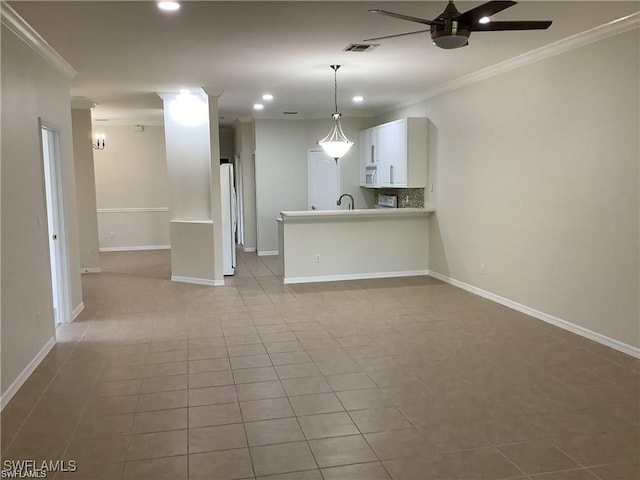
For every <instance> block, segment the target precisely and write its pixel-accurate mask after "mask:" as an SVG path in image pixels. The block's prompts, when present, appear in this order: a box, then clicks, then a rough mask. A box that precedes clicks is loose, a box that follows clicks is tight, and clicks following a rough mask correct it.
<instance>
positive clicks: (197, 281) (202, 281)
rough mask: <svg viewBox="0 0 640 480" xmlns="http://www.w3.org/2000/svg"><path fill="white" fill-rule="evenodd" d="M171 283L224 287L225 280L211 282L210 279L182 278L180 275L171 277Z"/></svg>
mask: <svg viewBox="0 0 640 480" xmlns="http://www.w3.org/2000/svg"><path fill="white" fill-rule="evenodd" d="M171 281H172V282H181V283H193V284H195V285H208V286H210V287H222V286H224V280H211V279H209V278H194V277H180V276H178V275H171Z"/></svg>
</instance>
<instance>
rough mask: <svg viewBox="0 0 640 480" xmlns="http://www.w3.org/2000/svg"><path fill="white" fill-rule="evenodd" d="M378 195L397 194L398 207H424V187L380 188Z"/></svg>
mask: <svg viewBox="0 0 640 480" xmlns="http://www.w3.org/2000/svg"><path fill="white" fill-rule="evenodd" d="M377 195H395V196H397V197H398V208H424V188H380V189H379V190H378V191H377ZM376 200H377V199H376Z"/></svg>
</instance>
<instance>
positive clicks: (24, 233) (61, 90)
mask: <svg viewBox="0 0 640 480" xmlns="http://www.w3.org/2000/svg"><path fill="white" fill-rule="evenodd" d="M3 8H4V7H3ZM1 30H2V31H1V34H2V55H1V57H2V65H1V71H2V142H1V144H2V151H1V155H2V167H1V168H2V171H1V177H2V185H1V189H2V199H1V203H2V239H1V245H2V252H1V256H2V280H1V285H2V317H1V323H0V329H1V335H0V337H1V339H2V340H1V342H2V358H1V363H2V375H1V376H2V382H1V391H2V395H3V396H4V395H5V394H7V393H8V391H10V390H12V389H13V388H14V387H15V383H14V382H16V381H19V378H20V376H21V374H22V373H23V372H24V371H25V369H27V368H29V366H30V364H31V365H32V362H33V361H34V359H37V356H38V354H39V352H41V351H42V349H43V348H44V347H45V346H46V345H47V344H48V342H50V341H51V340H52V339H53V337H54V324H53V308H52V293H51V277H50V269H49V246H48V233H47V221H46V218H47V214H46V204H45V194H44V179H43V163H42V155H41V147H40V130H39V128H38V117H40V118H42V120H43V121H44V122H46V123H47V124H49V125H52V126H55V127H56V128H58V129H59V131H60V147H61V160H62V176H63V178H62V184H63V202H64V216H65V227H66V228H65V231H64V232H62V240H63V241H65V244H66V247H67V255H68V262H67V263H68V265H67V269H68V275H69V285H68V287H69V291H70V296H71V306H70V307H71V309H72V310H75V311H79V310H80V309H81V308H82V289H81V285H80V255H79V246H78V226H77V220H76V219H77V212H76V191H75V179H74V164H73V139H72V130H71V104H70V99H69V80H68V79H67V78H66V77H64V76H63V75H62V74H60V73H58V71H57V70H54V68H53V67H52V66H51V65H50V64H49V63H47V62H46V61H45V60H44V59H43V58H42V57H41V56H40V55H39V54H38V53H36V52H35V51H33V50H32V49H31V48H30V47H28V46H27V45H26V44H25V43H23V42H22V41H21V40H19V39H18V38H17V37H15V36H14V35H13V33H11V31H10V30H9V29H8V28H5V27H4V25H3V28H2V29H1ZM12 386H13V387H12ZM3 403H4V402H3Z"/></svg>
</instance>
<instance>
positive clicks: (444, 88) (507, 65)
mask: <svg viewBox="0 0 640 480" xmlns="http://www.w3.org/2000/svg"><path fill="white" fill-rule="evenodd" d="M638 27H640V12H635V13H632V14H630V15H627V16H625V17H622V18H618V19H616V20H612V21H611V22H608V23H605V24H603V25H599V26H597V27H594V28H592V29H590V30H586V31H584V32H581V33H578V34H575V35H572V36H570V37H567V38H563V39H562V40H558V41H557V42H553V43H550V44H549V45H545V46H544V47H540V48H537V49H535V50H531V51H530V52H527V53H524V54H522V55H518V56H517V57H513V58H510V59H509V60H505V61H504V62H500V63H496V64H495V65H492V66H490V67H487V68H483V69H482V70H478V71H477V72H473V73H471V74H469V75H465V76H463V77H460V78H457V79H455V80H452V81H450V82H446V83H443V84H442V85H439V86H437V87H435V88H433V89H431V90H429V91H428V92H427V93H426V94H425V95H423V96H421V97H420V98H419V99H418V100H416V99H413V100H411V101H409V102H404V103H402V104H400V105H398V106H395V107H393V108H392V109H389V110H386V111H385V112H383V113H389V112H392V111H395V110H397V109H398V108H404V107H408V106H411V105H415V104H416V103H420V102H424V101H425V100H429V99H431V98H433V97H437V96H439V95H442V94H444V93H448V92H451V91H453V90H457V89H459V88H462V87H466V86H468V85H472V84H474V83H476V82H480V81H482V80H486V79H488V78H491V77H495V76H497V75H500V74H503V73H506V72H509V71H511V70H515V69H517V68H520V67H524V66H526V65H530V64H532V63H536V62H539V61H542V60H545V59H547V58H550V57H553V56H555V55H559V54H561V53H564V52H568V51H570V50H574V49H576V48H579V47H582V46H585V45H589V44H590V43H595V42H597V41H600V40H604V39H605V38H608V37H612V36H614V35H618V34H620V33H624V32H627V31H629V30H633V29H634V28H638Z"/></svg>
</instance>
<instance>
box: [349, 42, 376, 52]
mask: <svg viewBox="0 0 640 480" xmlns="http://www.w3.org/2000/svg"><path fill="white" fill-rule="evenodd" d="M379 46H380V44H379V43H352V44H350V45H347V46H346V47H345V49H344V51H345V52H356V53H360V52H370V51H371V50H373V49H375V48H376V47H379Z"/></svg>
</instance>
